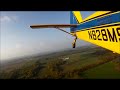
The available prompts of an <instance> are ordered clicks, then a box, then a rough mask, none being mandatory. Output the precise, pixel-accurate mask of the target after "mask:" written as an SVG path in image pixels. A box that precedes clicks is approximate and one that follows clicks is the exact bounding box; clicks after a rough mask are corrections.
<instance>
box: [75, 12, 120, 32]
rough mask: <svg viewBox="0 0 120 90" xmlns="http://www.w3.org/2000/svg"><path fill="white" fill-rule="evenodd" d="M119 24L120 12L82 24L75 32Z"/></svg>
mask: <svg viewBox="0 0 120 90" xmlns="http://www.w3.org/2000/svg"><path fill="white" fill-rule="evenodd" d="M117 22H120V12H119V13H115V14H111V15H108V16H105V17H101V18H98V19H94V20H91V21H88V22H85V23H82V24H80V25H78V26H77V28H75V30H82V29H86V28H91V27H95V26H100V25H104V24H112V23H117Z"/></svg>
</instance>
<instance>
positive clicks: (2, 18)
mask: <svg viewBox="0 0 120 90" xmlns="http://www.w3.org/2000/svg"><path fill="white" fill-rule="evenodd" d="M17 20H18V17H17V16H7V15H5V16H0V22H2V23H3V22H11V21H13V22H16V21H17Z"/></svg>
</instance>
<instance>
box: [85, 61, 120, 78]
mask: <svg viewBox="0 0 120 90" xmlns="http://www.w3.org/2000/svg"><path fill="white" fill-rule="evenodd" d="M84 77H85V78H88V79H120V72H119V71H117V70H115V63H114V62H108V63H106V64H103V65H101V66H98V67H95V68H93V69H90V70H87V71H85V72H84Z"/></svg>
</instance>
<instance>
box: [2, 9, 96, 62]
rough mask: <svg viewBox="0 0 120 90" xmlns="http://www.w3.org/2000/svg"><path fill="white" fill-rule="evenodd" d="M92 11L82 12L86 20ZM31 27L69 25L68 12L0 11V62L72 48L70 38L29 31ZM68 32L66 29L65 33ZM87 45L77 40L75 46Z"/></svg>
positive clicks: (54, 32) (46, 31) (53, 31)
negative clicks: (33, 25)
mask: <svg viewBox="0 0 120 90" xmlns="http://www.w3.org/2000/svg"><path fill="white" fill-rule="evenodd" d="M92 13H94V11H82V12H81V14H82V16H83V18H86V17H87V16H89V15H90V14H92ZM32 24H70V12H69V11H1V12H0V34H1V35H0V36H1V37H0V42H1V43H0V45H1V46H0V48H1V49H0V56H1V57H0V58H1V60H7V59H10V58H17V57H21V56H27V55H32V54H37V53H45V52H53V51H57V50H64V49H67V48H72V47H71V46H72V45H71V43H72V42H73V37H72V36H70V35H67V34H66V33H64V32H61V31H59V30H56V29H52V28H51V29H31V28H30V27H29V26H30V25H32ZM66 30H67V31H69V28H67V29H66ZM86 44H88V43H87V42H84V41H81V40H78V41H77V46H81V45H86Z"/></svg>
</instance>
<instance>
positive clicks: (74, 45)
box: [72, 37, 77, 48]
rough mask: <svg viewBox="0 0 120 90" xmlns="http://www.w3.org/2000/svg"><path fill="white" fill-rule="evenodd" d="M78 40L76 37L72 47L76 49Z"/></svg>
mask: <svg viewBox="0 0 120 90" xmlns="http://www.w3.org/2000/svg"><path fill="white" fill-rule="evenodd" d="M76 40H77V37H75V39H74V41H73V43H72V47H73V48H75V47H76Z"/></svg>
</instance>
